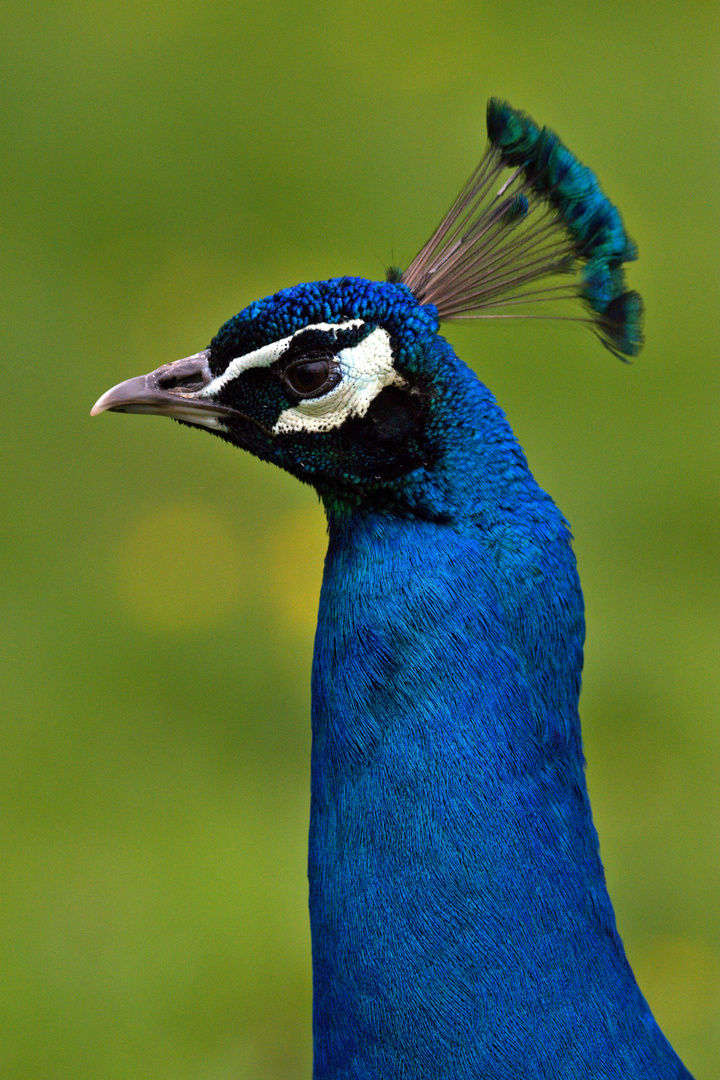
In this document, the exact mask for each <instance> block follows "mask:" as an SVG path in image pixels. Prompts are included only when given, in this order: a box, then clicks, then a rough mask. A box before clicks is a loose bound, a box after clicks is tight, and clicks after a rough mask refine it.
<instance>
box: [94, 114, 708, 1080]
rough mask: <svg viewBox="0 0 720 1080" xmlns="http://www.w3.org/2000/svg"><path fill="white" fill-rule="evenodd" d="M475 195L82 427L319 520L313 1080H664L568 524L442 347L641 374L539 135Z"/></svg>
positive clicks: (493, 164)
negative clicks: (548, 351)
mask: <svg viewBox="0 0 720 1080" xmlns="http://www.w3.org/2000/svg"><path fill="white" fill-rule="evenodd" d="M487 132H488V144H487V148H486V151H485V154H484V156H483V158H482V160H481V161H480V164H479V165H478V167H477V169H476V170H475V171H474V173H473V174H472V176H471V177H470V179H469V181H468V183H467V184H466V185H465V187H464V188H463V189H462V191H461V192H460V194H459V195H458V197H457V199H456V200H455V202H454V203H453V205H452V206H451V208H450V210H449V212H448V213H447V215H446V216H445V217H444V218H443V220H442V222H441V224H440V225H439V226H438V228H437V229H436V231H435V232H434V233H433V235H432V236H431V237H430V239H429V240H428V242H427V243H426V244H425V246H424V247H423V248H422V250H421V251H420V252H419V254H418V255H417V256H416V257H415V259H413V261H412V262H411V263H410V265H409V266H408V267H407V269H406V270H404V271H401V270H400V269H397V268H391V269H390V270H389V271H388V273H387V277H386V280H384V281H369V280H365V279H363V278H358V277H340V278H334V279H332V280H329V281H320V282H313V283H307V284H301V285H297V286H295V287H292V288H287V289H283V290H282V291H280V292H278V293H276V294H275V295H273V296H270V297H267V298H266V299H263V300H257V301H256V302H254V303H251V304H250V305H249V307H246V308H245V309H244V310H243V311H241V312H240V313H239V314H238V315H235V316H234V317H233V318H231V319H230V320H229V321H228V322H226V323H225V324H224V325H223V326H222V327H221V328H220V330H219V331H218V332H217V334H216V335H215V337H214V338H213V339H212V341H211V343H210V346H209V347H208V348H207V349H204V350H203V351H202V352H199V353H196V354H195V355H193V356H189V357H187V358H185V359H182V360H178V361H176V362H174V363H170V364H165V365H164V366H162V367H160V368H158V369H157V370H156V371H153V372H152V373H150V374H149V375H144V376H141V377H139V378H132V379H129V380H128V381H127V382H123V383H121V384H119V385H118V386H115V387H114V388H113V389H111V390H109V391H108V392H107V393H106V394H105V395H104V396H103V397H101V398H100V400H99V401H98V402H97V404H96V405H95V407H94V408H93V410H92V412H93V414H96V413H100V412H104V411H106V410H111V411H115V412H136V413H157V414H159V415H162V416H170V417H172V418H173V419H175V420H178V421H180V422H181V423H183V424H188V425H190V426H193V427H201V428H206V429H207V430H209V431H211V432H213V433H214V434H215V435H218V436H220V438H222V439H226V440H228V441H230V442H232V443H234V444H236V445H237V446H240V447H242V448H243V449H245V450H249V451H250V452H251V453H253V454H255V455H257V456H258V457H260V458H262V459H264V460H266V461H271V462H274V463H275V464H276V465H279V466H280V468H282V469H286V470H288V471H289V472H290V473H292V474H293V475H294V476H296V477H297V478H298V479H300V480H302V481H303V482H305V483H308V484H311V485H312V486H313V487H314V488H315V489H316V491H317V493H318V495H319V497H320V500H321V501H322V503H323V506H324V509H325V512H326V515H327V521H328V535H329V542H328V550H327V556H326V560H325V569H324V577H323V584H322V590H321V596H320V606H319V614H318V623H317V632H316V637H315V650H314V659H313V670H312V735H313V744H312V769H311V784H312V796H311V812H310V837H309V861H308V877H309V904H310V921H311V929H312V962H313V1038H314V1068H313V1076H314V1078H315V1080H420V1078H423V1080H471V1078H472V1080H515V1078H522V1080H591V1078H592V1080H676V1078H677V1080H679V1078H681V1077H684V1078H688V1077H689V1076H690V1074H689V1072H688V1071H687V1069H686V1068H685V1067H684V1066H683V1064H682V1063H681V1061H680V1060H679V1058H678V1057H677V1055H676V1054H675V1052H674V1051H673V1049H672V1048H671V1046H670V1044H669V1043H668V1041H667V1040H666V1038H665V1037H664V1035H663V1034H662V1032H661V1031H660V1029H659V1027H658V1025H657V1023H656V1021H655V1020H654V1018H653V1016H652V1014H651V1011H650V1008H649V1006H648V1004H647V1002H646V1001H645V999H644V998H643V995H642V993H641V992H640V990H639V988H638V985H637V983H636V981H635V978H634V976H633V973H632V971H631V969H630V966H629V964H628V961H627V959H626V956H625V952H624V949H623V945H622V942H621V940H620V937H619V935H618V932H617V929H616V924H615V917H614V913H613V908H612V905H611V902H610V899H609V896H608V893H607V889H606V885H605V878H604V872H603V867H602V864H601V861H600V856H599V849H598V840H597V835H596V832H595V829H594V826H593V822H592V817H591V811H590V804H589V800H588V794H587V788H586V783H585V773H584V759H583V752H582V744H581V735H580V721H579V716H578V697H579V692H580V681H581V669H582V658H583V643H584V616H583V600H582V594H581V590H580V584H579V580H578V576H577V571H576V564H575V558H574V555H573V551H572V547H571V536H570V532H569V528H568V525H567V523H566V521H565V520H564V518H563V516H562V515H561V513H560V512H559V510H558V509H557V508H556V506H555V504H554V503H553V501H552V500H551V499H550V497H549V496H548V495H547V494H545V492H544V491H542V490H541V489H540V487H539V486H538V484H537V483H536V481H535V479H534V478H533V476H532V474H531V472H530V470H529V468H528V465H527V462H526V459H525V456H524V454H523V451H522V449H521V448H520V446H519V445H518V443H517V441H516V439H515V437H514V435H513V433H512V431H511V429H510V426H509V424H508V422H507V420H506V419H505V416H504V414H503V413H502V411H501V410H500V408H499V406H498V405H497V404H496V402H495V400H494V398H493V396H492V394H491V393H490V391H489V390H488V389H487V388H486V387H485V386H484V385H482V384H481V383H480V382H479V380H478V379H477V378H476V376H475V375H474V374H473V373H472V372H471V371H470V370H469V369H468V368H467V367H466V366H465V365H464V364H463V363H462V362H461V360H459V359H458V357H457V356H456V355H455V353H454V351H453V349H452V348H451V346H450V344H449V343H448V342H447V341H446V340H445V339H444V338H443V337H441V336H440V335H439V333H438V330H439V326H440V324H441V323H442V322H445V321H450V320H457V319H467V318H474V319H490V318H516V317H522V318H557V319H574V320H579V321H580V322H583V323H585V324H586V325H587V326H588V327H589V328H590V329H591V330H592V332H593V333H594V334H595V335H596V336H597V337H598V338H599V339H600V341H601V342H602V344H603V345H604V346H606V348H607V349H609V350H610V352H611V353H613V354H615V356H617V357H619V358H621V359H623V360H627V359H629V358H631V357H634V356H635V355H637V353H638V352H639V350H640V348H641V345H642V341H643V338H642V302H641V299H640V297H639V296H638V294H637V293H636V292H635V291H633V290H631V289H629V288H628V287H627V283H626V279H625V269H624V265H625V263H627V262H629V261H631V260H633V259H635V258H636V257H637V251H636V247H635V245H634V244H633V242H632V240H631V239H630V238H629V236H628V234H627V232H626V230H625V227H624V225H623V222H622V219H621V217H620V214H619V212H618V210H617V209H616V208H615V207H614V206H613V205H612V203H611V202H610V201H609V200H608V199H607V198H606V196H605V195H604V194H603V192H602V191H601V189H600V187H599V185H598V182H597V179H596V177H595V175H594V174H593V173H592V172H591V171H590V169H588V168H587V167H585V166H584V165H582V164H581V163H580V162H579V161H578V160H577V158H575V157H574V155H573V154H572V153H571V152H570V151H569V150H568V149H567V148H566V147H565V145H564V144H563V143H562V142H561V141H560V139H559V138H558V137H557V135H555V134H554V132H553V131H551V130H549V129H548V128H546V127H539V126H538V125H537V124H535V123H534V122H533V120H532V119H531V118H530V117H529V116H527V115H526V114H525V113H523V112H520V111H518V110H516V109H514V108H512V107H511V106H510V105H509V104H507V103H506V102H502V101H499V100H495V99H493V100H491V101H490V102H489V104H488V107H487Z"/></svg>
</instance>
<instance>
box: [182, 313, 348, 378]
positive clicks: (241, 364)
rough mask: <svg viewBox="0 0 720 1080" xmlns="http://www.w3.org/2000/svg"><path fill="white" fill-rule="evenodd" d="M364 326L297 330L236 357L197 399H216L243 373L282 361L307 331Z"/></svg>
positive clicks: (315, 325) (326, 325)
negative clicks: (285, 354) (227, 384)
mask: <svg viewBox="0 0 720 1080" xmlns="http://www.w3.org/2000/svg"><path fill="white" fill-rule="evenodd" d="M362 325H363V320H362V319H350V320H349V321H348V322H344V323H325V322H321V323H313V324H312V325H311V326H303V327H301V328H300V329H299V330H296V331H295V333H294V334H290V336H289V337H285V338H281V339H280V340H279V341H271V342H270V344H269V345H263V346H261V348H259V349H254V350H253V351H252V352H249V353H245V354H244V355H243V356H236V357H235V359H234V360H231V361H230V363H229V364H228V366H227V367H226V368H225V370H224V371H223V373H222V375H218V376H217V378H216V379H213V381H212V382H211V383H208V385H207V386H204V387H203V388H202V390H199V391H198V393H197V397H214V395H215V394H217V393H218V392H219V391H220V390H222V388H223V386H225V384H226V383H229V382H230V381H231V380H232V379H235V378H237V376H238V375H241V374H242V373H243V371H249V370H250V368H256V367H270V365H271V364H273V363H274V362H275V361H276V360H279V359H280V357H281V356H282V354H283V353H284V352H285V350H286V349H287V348H288V346H289V345H290V342H291V341H292V340H293V338H296V337H297V336H298V334H304V333H305V331H306V330H325V331H327V330H348V329H350V328H351V327H353V326H362Z"/></svg>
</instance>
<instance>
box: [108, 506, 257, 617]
mask: <svg viewBox="0 0 720 1080" xmlns="http://www.w3.org/2000/svg"><path fill="white" fill-rule="evenodd" d="M249 562H250V555H249V553H248V552H247V551H246V550H245V549H244V548H243V547H242V545H241V544H240V541H239V539H238V538H237V537H236V535H235V534H234V532H233V528H232V525H231V523H230V522H229V521H228V520H227V519H226V518H224V517H223V516H222V515H221V514H219V513H218V512H217V511H216V510H214V509H213V508H212V507H209V506H204V505H195V504H190V503H188V504H181V505H177V504H170V505H165V506H155V507H152V509H150V510H147V511H146V512H145V513H143V514H142V515H141V516H139V517H137V518H136V519H135V520H134V521H133V522H132V523H131V525H130V526H129V527H128V529H127V531H126V532H125V533H123V534H122V535H121V536H120V537H119V538H118V543H117V550H116V558H115V575H114V576H115V586H116V591H117V596H118V599H119V601H120V603H121V605H122V607H123V608H124V609H125V610H126V612H127V613H128V615H129V616H130V617H131V619H132V620H133V622H136V623H140V624H141V625H143V626H145V627H147V628H150V629H154V630H159V631H163V632H168V631H175V632H178V633H186V632H188V631H202V630H207V629H209V628H210V627H213V626H215V625H217V624H218V623H219V622H221V621H222V620H223V619H225V618H227V616H228V615H229V614H231V613H232V612H233V611H235V610H237V608H238V607H239V606H240V605H241V604H242V602H243V599H244V587H245V583H246V582H247V581H248V579H249V577H250V574H251V572H252V568H251V566H250V565H248V564H249Z"/></svg>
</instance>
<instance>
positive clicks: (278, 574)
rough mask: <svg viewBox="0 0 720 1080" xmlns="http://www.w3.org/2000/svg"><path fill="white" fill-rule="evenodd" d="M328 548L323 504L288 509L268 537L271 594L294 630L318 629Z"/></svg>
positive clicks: (278, 613) (281, 617)
mask: <svg viewBox="0 0 720 1080" xmlns="http://www.w3.org/2000/svg"><path fill="white" fill-rule="evenodd" d="M326 550H327V528H326V525H325V515H324V514H323V512H322V510H321V509H320V507H301V508H298V509H297V510H292V511H290V512H288V513H287V514H286V515H284V516H283V518H282V519H281V520H280V521H279V522H278V524H277V526H276V528H275V530H274V531H273V532H272V533H271V535H270V537H269V538H268V565H269V567H270V571H269V573H268V582H267V585H268V594H269V597H270V599H271V601H272V603H273V607H274V608H275V612H276V617H277V618H278V620H279V622H280V624H281V626H282V627H283V628H284V629H285V630H288V631H290V632H291V633H295V634H303V635H305V634H308V635H313V634H314V633H315V624H316V622H317V611H318V600H319V597H320V585H321V584H322V574H323V562H324V559H325V552H326Z"/></svg>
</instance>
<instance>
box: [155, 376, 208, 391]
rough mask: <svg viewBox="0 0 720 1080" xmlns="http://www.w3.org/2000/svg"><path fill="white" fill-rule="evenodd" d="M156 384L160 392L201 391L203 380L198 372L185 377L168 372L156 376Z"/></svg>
mask: <svg viewBox="0 0 720 1080" xmlns="http://www.w3.org/2000/svg"><path fill="white" fill-rule="evenodd" d="M157 384H158V386H159V388H160V389H161V390H202V388H203V386H204V385H205V380H204V379H203V377H202V375H201V373H200V372H199V371H193V372H189V373H188V374H187V375H181V374H178V373H177V372H168V373H167V375H159V376H158V380H157Z"/></svg>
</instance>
